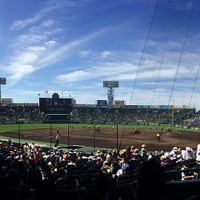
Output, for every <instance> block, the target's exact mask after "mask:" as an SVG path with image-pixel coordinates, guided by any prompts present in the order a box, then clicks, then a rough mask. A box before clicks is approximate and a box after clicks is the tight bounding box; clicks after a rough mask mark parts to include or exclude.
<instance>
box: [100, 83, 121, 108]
mask: <svg viewBox="0 0 200 200" xmlns="http://www.w3.org/2000/svg"><path fill="white" fill-rule="evenodd" d="M103 87H106V88H108V89H107V90H108V91H107V96H108V103H107V105H108V106H113V102H114V88H118V87H119V81H103Z"/></svg>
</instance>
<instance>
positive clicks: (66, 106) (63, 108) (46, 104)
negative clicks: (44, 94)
mask: <svg viewBox="0 0 200 200" xmlns="http://www.w3.org/2000/svg"><path fill="white" fill-rule="evenodd" d="M39 106H40V112H44V113H47V114H70V112H72V108H73V99H59V98H58V99H54V98H39Z"/></svg>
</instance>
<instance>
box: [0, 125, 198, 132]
mask: <svg viewBox="0 0 200 200" xmlns="http://www.w3.org/2000/svg"><path fill="white" fill-rule="evenodd" d="M68 126H69V127H71V126H73V128H83V127H84V126H85V127H86V128H87V127H88V128H89V127H90V128H95V127H97V126H98V124H1V125H0V133H5V132H11V131H18V130H19V129H20V130H33V129H47V128H66V129H67V128H68ZM99 126H100V127H101V128H117V127H118V128H119V129H126V128H128V129H133V130H134V129H135V128H138V129H147V130H148V129H153V130H161V128H162V127H163V129H164V130H167V129H171V130H172V131H173V130H174V131H175V130H176V131H183V130H187V129H188V128H187V127H185V128H184V127H176V126H161V125H138V124H137V125H132V124H128V125H116V124H99ZM189 130H190V131H197V132H198V131H199V130H200V129H197V128H195V129H194V128H193V129H192V128H190V129H189Z"/></svg>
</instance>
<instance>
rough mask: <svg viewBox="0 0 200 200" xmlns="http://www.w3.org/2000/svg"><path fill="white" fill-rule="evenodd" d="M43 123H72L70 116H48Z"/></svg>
mask: <svg viewBox="0 0 200 200" xmlns="http://www.w3.org/2000/svg"><path fill="white" fill-rule="evenodd" d="M43 123H70V114H46V116H45V119H44V121H43Z"/></svg>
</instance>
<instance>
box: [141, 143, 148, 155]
mask: <svg viewBox="0 0 200 200" xmlns="http://www.w3.org/2000/svg"><path fill="white" fill-rule="evenodd" d="M141 147H142V148H141V151H140V155H141V157H142V158H146V157H147V149H146V145H145V144H142V145H141Z"/></svg>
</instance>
